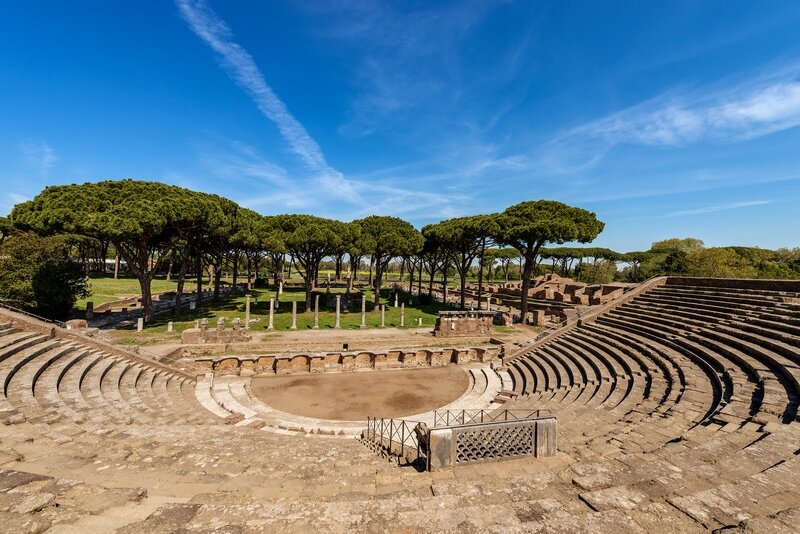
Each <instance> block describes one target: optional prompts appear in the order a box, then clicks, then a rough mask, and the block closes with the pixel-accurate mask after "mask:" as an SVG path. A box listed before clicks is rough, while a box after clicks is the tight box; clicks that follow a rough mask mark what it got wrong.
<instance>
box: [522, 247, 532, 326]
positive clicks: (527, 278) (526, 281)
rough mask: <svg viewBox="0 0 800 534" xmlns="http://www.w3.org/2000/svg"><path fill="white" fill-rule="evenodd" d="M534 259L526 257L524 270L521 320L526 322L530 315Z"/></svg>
mask: <svg viewBox="0 0 800 534" xmlns="http://www.w3.org/2000/svg"><path fill="white" fill-rule="evenodd" d="M533 263H534V262H533V260H531V259H528V258H525V267H524V269H523V272H522V295H521V296H522V299H521V300H520V322H522V323H524V322H525V317H526V316H527V315H528V290H529V289H530V287H531V273H532V272H533Z"/></svg>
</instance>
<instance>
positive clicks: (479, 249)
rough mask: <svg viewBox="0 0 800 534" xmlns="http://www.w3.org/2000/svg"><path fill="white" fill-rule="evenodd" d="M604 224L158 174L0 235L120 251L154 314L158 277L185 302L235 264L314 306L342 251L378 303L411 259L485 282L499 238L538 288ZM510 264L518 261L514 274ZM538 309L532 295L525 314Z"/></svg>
mask: <svg viewBox="0 0 800 534" xmlns="http://www.w3.org/2000/svg"><path fill="white" fill-rule="evenodd" d="M602 229H603V223H602V222H600V221H599V220H597V218H596V216H595V214H594V213H591V212H589V211H586V210H583V209H580V208H576V207H572V206H568V205H566V204H562V203H560V202H554V201H548V200H540V201H528V202H522V203H519V204H516V205H514V206H511V207H509V208H507V209H506V210H505V211H503V212H501V213H495V214H486V215H476V216H472V217H460V218H456V219H450V220H446V221H442V222H439V223H436V224H432V225H428V226H425V227H424V228H422V230H421V231H418V230H417V229H415V228H414V227H413V226H412V225H411V224H410V223H408V222H406V221H404V220H402V219H399V218H397V217H389V216H380V215H373V216H369V217H365V218H363V219H358V220H355V221H352V222H341V221H336V220H332V219H327V218H323V217H317V216H314V215H301V214H286V215H272V216H262V215H260V214H258V213H256V212H254V211H252V210H249V209H246V208H243V207H241V206H239V205H237V204H236V203H235V202H233V201H231V200H229V199H226V198H223V197H220V196H217V195H211V194H206V193H200V192H195V191H190V190H187V189H183V188H180V187H176V186H171V185H166V184H162V183H157V182H146V181H137V180H119V181H105V182H97V183H85V184H80V185H63V186H51V187H47V188H45V189H44V190H43V191H42V192H41V193H40V194H39V195H37V196H36V197H35V198H34V199H33V200H30V201H27V202H23V203H21V204H18V205H17V206H15V207H14V209H13V211H12V213H11V217H10V220H9V221H4V222H3V223H2V225H0V238H1V239H4V240H6V241H7V242H11V241H13V240H15V239H20V240H22V239H24V236H26V235H32V234H25V233H24V232H29V233H35V234H36V235H37V236H44V237H49V236H59V239H60V240H61V242H63V243H66V244H68V245H69V246H71V247H72V250H73V251H74V253H75V254H74V256H73V257H77V258H78V260H79V261H78V263H79V264H80V265H81V266H82V269H83V271H84V272H86V271H89V270H91V269H92V268H95V269H96V268H98V267H99V268H102V269H104V268H105V262H106V259H107V258H108V256H109V254H113V255H114V256H116V257H118V258H120V259H122V260H124V262H125V264H126V267H127V270H128V271H129V273H130V274H131V275H132V276H133V277H135V278H136V279H137V280H138V281H139V285H140V288H141V294H142V304H143V308H144V318H145V321H150V320H152V316H153V306H152V292H151V284H152V281H153V279H154V277H155V276H156V275H157V274H160V273H164V272H165V271H166V272H167V273H169V276H170V277H174V278H175V280H176V282H177V298H176V310H178V311H179V310H180V305H181V296H182V294H183V292H184V281H185V280H186V279H187V278H188V277H191V276H192V275H194V276H195V277H196V280H197V284H198V287H197V289H198V298H199V297H200V295H201V294H202V285H201V284H202V275H203V273H204V272H207V273H208V277H209V278H210V280H211V285H212V287H213V292H214V293H213V295H214V296H215V297H216V296H218V295H219V291H220V284H221V275H222V272H223V270H225V269H228V270H229V271H230V272H231V273H232V276H233V283H234V285H235V284H236V283H237V282H239V280H240V278H239V277H240V276H241V273H242V272H244V276H245V277H246V280H247V283H248V285H252V284H253V283H254V280H255V279H256V278H257V277H258V273H260V272H262V271H264V272H267V273H268V274H269V276H270V278H271V279H272V282H273V283H277V282H278V281H279V279H280V278H281V277H282V276H283V272H284V268H285V267H286V266H287V265H288V267H289V269H291V268H292V267H294V269H295V270H294V272H295V273H297V274H298V275H299V276H301V277H302V279H303V281H304V285H305V294H306V295H305V296H306V311H310V310H311V309H312V308H311V297H312V290H313V288H314V287H315V286H317V285H318V283H319V280H318V278H319V271H320V265H321V263H322V261H323V260H324V259H325V258H331V259H332V261H333V264H334V266H335V268H336V272H337V276H340V275H341V273H342V270H343V268H344V267H345V266H346V267H347V269H348V270H349V271H350V272H357V271H358V270H359V269H360V268H361V265H362V262H368V263H369V266H370V273H371V276H370V284H371V286H372V287H373V288H374V289H375V297H374V302H373V304H374V306H375V307H376V308H377V306H378V302H379V296H380V291H379V290H380V288H381V286H382V284H383V281H384V277H385V273H386V272H387V270H388V269H389V268H390V266H391V265H392V264H397V263H399V264H400V266H401V269H402V270H403V271H406V272H407V273H408V275H409V280H410V287H409V289H411V287H413V281H416V282H417V284H418V287H417V291H418V292H420V293H421V291H422V285H423V282H422V280H423V274H425V275H427V277H428V280H429V284H430V286H432V285H433V280H434V279H435V278H437V276H441V277H442V279H443V280H444V282H445V284H446V283H447V277H448V273H450V272H451V270H454V271H455V273H456V274H457V275H458V277H459V278H460V280H461V286H462V289H463V287H464V284H465V283H466V279H467V277H468V276H469V274H470V270H471V269H472V268H473V264H475V263H476V262H477V264H478V265H480V266H481V267H482V268H481V269H479V273H478V280H479V284H480V285H481V287H482V283H483V273H484V268H485V267H486V266H488V265H489V263H490V262H491V263H494V262H495V261H500V262H502V261H504V260H503V258H505V257H506V256H507V253H495V252H490V251H491V250H492V247H505V249H507V250H510V249H513V250H515V254H516V255H518V256H519V258H520V271H521V273H520V274H521V277H520V278H521V280H522V285H523V287H526V288H527V287H529V286H530V284H531V278H532V276H533V275H534V274H535V273H536V268H537V264H538V262H539V261H540V253H541V251H542V250H543V247H544V246H545V245H546V244H550V243H556V244H561V243H565V242H579V243H588V242H590V241H592V240H593V239H594V238H595V237H596V236H597V235H598V234H599V233H600V232H601V231H602ZM15 232H16V233H17V234H15ZM9 234H10V235H11V237H10V238H8V239H6V237H5V236H6V235H9ZM3 246H4V247H5V245H3ZM509 261H510V260H509ZM345 262H346V263H345ZM508 267H509V265H508V263H506V267H505V272H506V274H508ZM351 283H352V279H351ZM84 287H85V286H84ZM79 292H80V291H77V293H79ZM77 293H76V295H77ZM0 299H3V300H6V301H14V302H22V301H21V300H19V299H15V298H12V297H10V296H9V295H3V294H2V288H0ZM73 302H74V299H73ZM464 304H465V302H464V293H463V292H462V293H461V305H462V307H463V306H464ZM526 308H527V293H524V296H523V299H522V311H523V313H524V312H525V311H526Z"/></svg>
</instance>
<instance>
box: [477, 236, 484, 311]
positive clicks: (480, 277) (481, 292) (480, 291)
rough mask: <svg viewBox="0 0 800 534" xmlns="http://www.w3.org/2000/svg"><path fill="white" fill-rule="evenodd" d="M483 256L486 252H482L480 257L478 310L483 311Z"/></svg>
mask: <svg viewBox="0 0 800 534" xmlns="http://www.w3.org/2000/svg"><path fill="white" fill-rule="evenodd" d="M483 254H484V251H483V250H481V253H480V256H478V309H479V310H480V309H481V296H483Z"/></svg>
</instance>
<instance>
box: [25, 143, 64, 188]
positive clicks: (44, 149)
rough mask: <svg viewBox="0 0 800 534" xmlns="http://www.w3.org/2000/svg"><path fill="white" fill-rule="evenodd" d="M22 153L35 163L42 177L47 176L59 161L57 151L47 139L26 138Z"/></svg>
mask: <svg viewBox="0 0 800 534" xmlns="http://www.w3.org/2000/svg"><path fill="white" fill-rule="evenodd" d="M21 148H22V154H23V155H24V156H25V160H26V161H27V162H28V163H29V164H30V165H34V166H35V167H36V168H37V170H38V172H39V174H40V176H41V177H42V178H47V177H48V175H49V173H50V169H52V168H53V167H54V166H55V164H56V162H57V161H58V156H57V155H56V153H55V151H54V150H53V149H52V148H50V145H48V144H47V141H34V140H31V139H28V140H25V141H23V142H22V145H21Z"/></svg>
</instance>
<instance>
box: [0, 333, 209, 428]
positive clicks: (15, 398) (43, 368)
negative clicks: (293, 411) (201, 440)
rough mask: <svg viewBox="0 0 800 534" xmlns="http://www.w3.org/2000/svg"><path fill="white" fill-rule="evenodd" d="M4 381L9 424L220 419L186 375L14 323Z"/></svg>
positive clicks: (0, 353)
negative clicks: (16, 326) (205, 406)
mask: <svg viewBox="0 0 800 534" xmlns="http://www.w3.org/2000/svg"><path fill="white" fill-rule="evenodd" d="M0 382H2V384H3V389H2V396H0V406H1V408H0V416H2V418H3V419H7V420H9V422H20V421H21V420H23V419H25V418H28V419H30V420H32V421H49V420H56V419H60V418H66V419H68V420H71V421H73V422H76V423H79V424H80V423H83V422H92V423H96V424H103V423H107V422H114V423H132V422H148V421H157V422H167V421H171V422H181V423H182V422H188V423H193V424H200V423H216V422H219V419H218V418H215V417H214V416H213V415H212V414H210V413H209V412H208V411H207V410H205V409H203V408H202V407H201V406H200V405H199V404H198V402H197V401H196V399H195V397H194V381H193V380H191V379H189V378H187V377H185V376H181V375H178V374H174V373H170V372H169V371H166V370H163V369H159V368H155V367H148V366H147V365H146V364H143V363H140V362H135V361H130V360H127V359H126V358H125V357H123V356H119V355H111V354H106V353H103V352H102V351H98V350H93V349H91V348H89V347H84V346H81V345H80V344H78V343H74V342H65V341H62V340H59V339H56V338H49V337H48V336H44V335H41V334H36V333H33V332H24V331H17V330H15V329H13V328H4V329H2V331H0Z"/></svg>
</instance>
